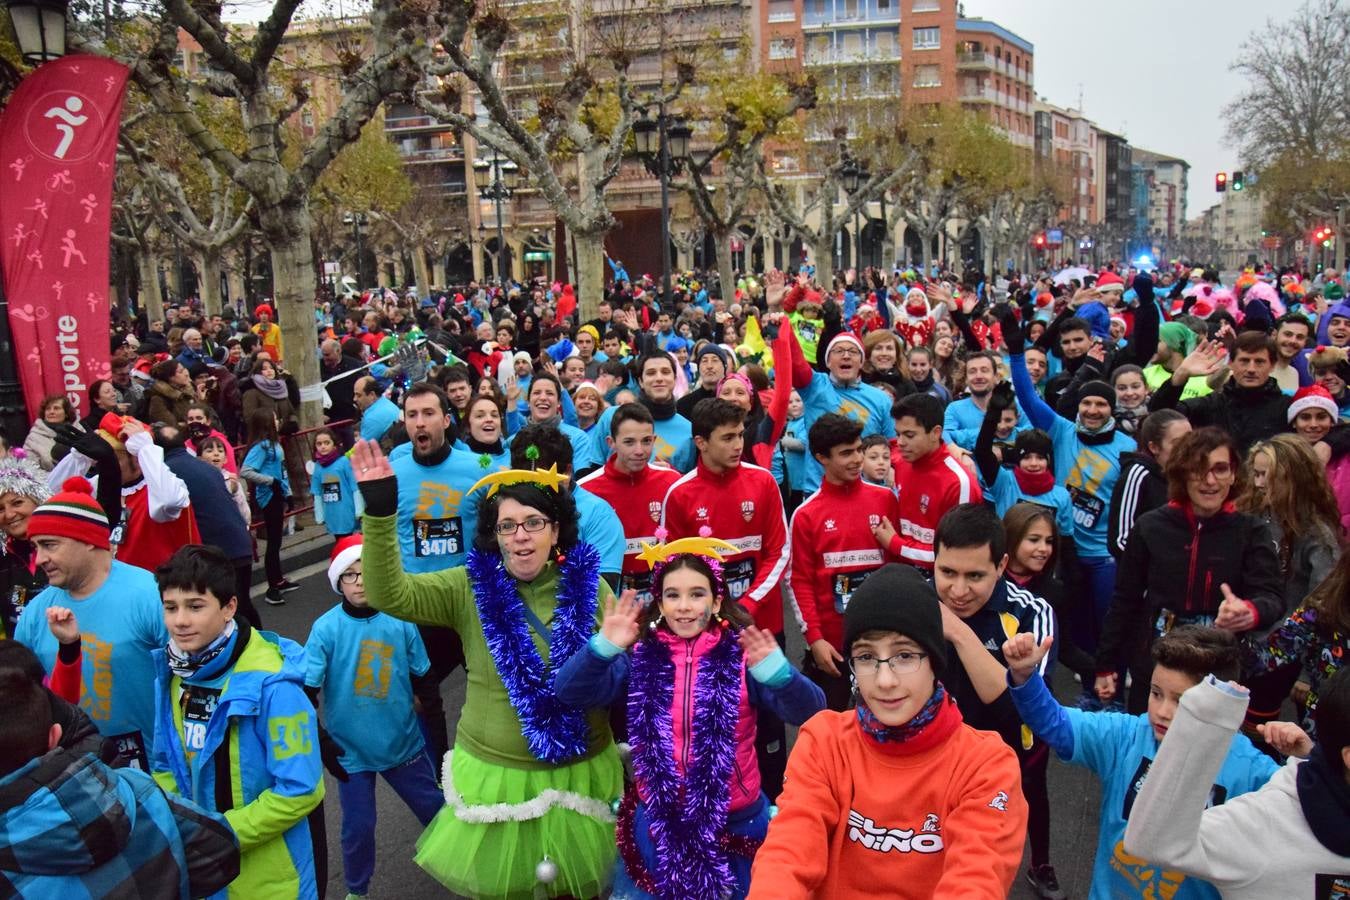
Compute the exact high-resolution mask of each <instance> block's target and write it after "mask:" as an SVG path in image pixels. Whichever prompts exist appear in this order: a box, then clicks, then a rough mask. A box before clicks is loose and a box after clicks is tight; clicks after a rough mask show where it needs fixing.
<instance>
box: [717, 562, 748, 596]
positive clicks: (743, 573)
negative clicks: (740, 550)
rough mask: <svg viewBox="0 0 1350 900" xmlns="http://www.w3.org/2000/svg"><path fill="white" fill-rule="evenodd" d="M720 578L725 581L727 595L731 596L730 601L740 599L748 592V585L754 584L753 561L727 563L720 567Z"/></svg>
mask: <svg viewBox="0 0 1350 900" xmlns="http://www.w3.org/2000/svg"><path fill="white" fill-rule="evenodd" d="M722 577H724V578H725V579H726V582H727V593H728V594H730V595H731V599H732V600H739V599H741V595H743V594H744V593H745V592H746V591H748V590H750V585H752V584H754V583H755V561H754V559H740V560H737V561H736V562H732V563H727V564H726V565H725V566H723V567H722Z"/></svg>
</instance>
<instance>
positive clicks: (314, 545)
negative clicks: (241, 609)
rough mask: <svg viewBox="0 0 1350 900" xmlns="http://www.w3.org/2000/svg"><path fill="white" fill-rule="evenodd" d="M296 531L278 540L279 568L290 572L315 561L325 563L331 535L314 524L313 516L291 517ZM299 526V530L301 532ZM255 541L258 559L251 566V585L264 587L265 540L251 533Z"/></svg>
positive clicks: (265, 582) (256, 533) (265, 575)
mask: <svg viewBox="0 0 1350 900" xmlns="http://www.w3.org/2000/svg"><path fill="white" fill-rule="evenodd" d="M295 524H296V529H297V530H296V532H295V534H288V535H286V536H284V537H283V538H282V539H281V569H282V571H283V572H286V573H291V572H295V571H296V570H298V569H302V568H304V567H306V566H310V565H313V564H315V563H319V562H327V560H328V556H329V554H330V553H331V552H332V550H333V536H332V535H331V534H329V533H328V529H326V528H324V527H323V526H322V525H319V524H317V523H315V521H314V514H313V513H311V512H305V513H301V514H300V515H298V516H296V517H295ZM301 526H303V530H301ZM254 536H255V538H256V539H257V553H258V558H257V559H256V560H255V561H254V563H253V586H254V587H255V588H256V587H258V586H259V585H266V584H267V573H266V572H264V571H263V562H262V555H263V550H264V549H266V547H267V541H266V540H264V539H263V538H262V537H261V536H259V533H258V532H254Z"/></svg>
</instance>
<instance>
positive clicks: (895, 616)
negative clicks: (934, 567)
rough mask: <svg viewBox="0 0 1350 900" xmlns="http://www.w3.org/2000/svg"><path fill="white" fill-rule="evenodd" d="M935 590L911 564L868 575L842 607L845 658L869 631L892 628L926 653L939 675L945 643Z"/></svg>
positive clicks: (940, 612) (892, 566) (943, 665)
mask: <svg viewBox="0 0 1350 900" xmlns="http://www.w3.org/2000/svg"><path fill="white" fill-rule="evenodd" d="M940 602H941V601H940V600H938V595H937V591H935V590H934V589H933V586H932V585H931V584H929V583H928V580H927V579H926V578H924V577H923V575H922V574H920V572H919V570H918V569H916V568H914V567H913V566H906V565H901V564H900V563H887V564H886V565H884V566H882V567H881V568H880V569H877V570H876V571H875V572H873V573H872V574H871V575H868V576H867V580H866V581H864V582H863V583H862V584H861V585H860V586H859V587H858V589H857V590H856V591H854V593H853V597H852V598H851V599H850V600H849V602H848V606H847V607H846V608H845V610H844V658H845V659H848V658H849V656H850V655H851V654H850V653H849V649H850V648H851V647H852V646H853V642H854V641H856V640H857V639H858V638H859V637H860V636H862V635H863V634H865V633H867V632H869V631H894V632H897V633H898V634H903V635H904V636H905V637H907V638H909V639H910V640H912V641H914V642H915V643H916V644H918V645H919V646H920V647H922V648H923V649H924V650H925V651H926V652H927V653H928V660H929V662H931V663H932V665H933V673H934V674H935V675H937V676H938V677H941V676H942V670H943V668H944V667H945V665H946V662H947V649H946V648H947V645H946V641H945V640H944V638H943V637H942V610H940V609H938V604H939V603H940Z"/></svg>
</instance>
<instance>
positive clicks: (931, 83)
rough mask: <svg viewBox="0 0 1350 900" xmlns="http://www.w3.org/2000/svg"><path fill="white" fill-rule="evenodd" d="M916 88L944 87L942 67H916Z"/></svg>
mask: <svg viewBox="0 0 1350 900" xmlns="http://www.w3.org/2000/svg"><path fill="white" fill-rule="evenodd" d="M914 86H915V87H916V88H926V87H942V68H941V67H940V66H915V67H914Z"/></svg>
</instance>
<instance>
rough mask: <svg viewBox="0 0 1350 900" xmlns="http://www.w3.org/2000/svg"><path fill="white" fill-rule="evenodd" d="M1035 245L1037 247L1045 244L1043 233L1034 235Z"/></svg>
mask: <svg viewBox="0 0 1350 900" xmlns="http://www.w3.org/2000/svg"><path fill="white" fill-rule="evenodd" d="M1036 246H1037V247H1044V246H1045V235H1044V234H1038V235H1036Z"/></svg>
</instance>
